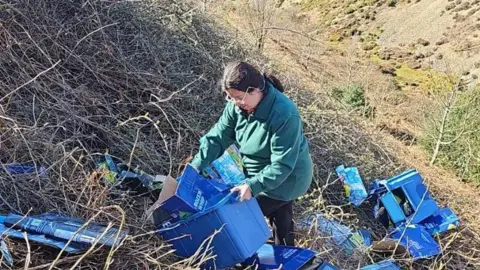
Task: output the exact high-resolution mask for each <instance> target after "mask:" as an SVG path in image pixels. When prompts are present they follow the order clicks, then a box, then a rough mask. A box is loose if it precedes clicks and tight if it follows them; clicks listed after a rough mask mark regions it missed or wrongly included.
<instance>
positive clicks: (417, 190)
mask: <svg viewBox="0 0 480 270" xmlns="http://www.w3.org/2000/svg"><path fill="white" fill-rule="evenodd" d="M370 195H374V196H379V197H380V199H379V200H378V201H377V204H378V203H380V202H381V203H382V205H383V206H384V207H385V209H386V211H387V212H388V215H389V217H390V219H391V221H392V223H393V224H394V225H395V226H398V225H400V224H401V223H404V222H406V221H407V220H408V222H409V223H410V224H418V223H420V222H422V221H424V220H425V219H427V218H428V217H430V216H432V215H433V214H435V213H436V212H437V211H438V210H439V209H440V208H439V207H438V205H437V203H436V202H435V201H434V200H433V199H432V198H431V197H430V193H429V191H428V190H427V187H426V186H425V185H424V184H423V181H422V177H421V176H420V174H419V173H418V172H417V171H416V170H414V169H410V170H407V171H405V172H403V173H401V174H399V175H396V176H394V177H391V178H389V179H387V180H382V181H375V182H374V183H373V184H372V185H371V186H370ZM377 208H378V207H377Z"/></svg>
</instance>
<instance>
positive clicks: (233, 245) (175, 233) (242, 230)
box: [159, 194, 271, 269]
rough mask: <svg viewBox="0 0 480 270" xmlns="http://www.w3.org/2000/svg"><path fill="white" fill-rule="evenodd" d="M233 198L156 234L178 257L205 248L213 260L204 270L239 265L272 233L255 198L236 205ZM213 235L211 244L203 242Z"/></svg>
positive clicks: (192, 253)
mask: <svg viewBox="0 0 480 270" xmlns="http://www.w3.org/2000/svg"><path fill="white" fill-rule="evenodd" d="M235 196H236V195H233V194H229V195H227V196H226V197H224V198H223V199H222V200H221V201H220V202H218V203H217V204H216V205H214V206H211V207H209V208H208V209H205V210H204V211H203V212H200V213H197V214H195V215H193V216H190V217H189V218H187V219H185V220H181V221H179V222H177V223H174V224H171V225H168V228H162V229H160V230H159V234H160V235H161V236H162V237H163V239H164V240H167V241H168V243H170V244H172V246H173V248H174V249H175V250H176V251H175V254H177V255H178V256H181V257H191V256H192V255H194V254H195V253H196V252H197V250H199V249H200V250H202V251H204V250H205V249H206V248H208V249H209V251H211V255H215V258H214V259H211V260H208V261H207V262H205V263H204V264H203V267H204V268H205V269H222V268H226V267H230V266H233V265H235V264H237V263H241V262H243V261H245V260H246V259H247V258H250V257H251V256H252V255H253V254H255V252H256V251H257V250H258V249H259V248H260V247H261V246H262V245H263V244H264V243H265V242H266V241H267V240H268V238H269V237H270V236H271V232H270V230H269V228H268V226H267V223H266V221H265V218H264V216H263V214H262V211H261V210H260V206H259V205H258V203H257V201H256V199H255V198H252V199H250V200H247V201H243V202H238V201H236V199H235ZM214 233H217V234H215V236H214V237H213V238H212V239H211V241H205V240H208V239H209V238H211V236H212V235H214ZM208 242H210V244H209V245H208V246H207V244H208ZM200 254H202V253H201V252H200ZM207 254H208V252H207Z"/></svg>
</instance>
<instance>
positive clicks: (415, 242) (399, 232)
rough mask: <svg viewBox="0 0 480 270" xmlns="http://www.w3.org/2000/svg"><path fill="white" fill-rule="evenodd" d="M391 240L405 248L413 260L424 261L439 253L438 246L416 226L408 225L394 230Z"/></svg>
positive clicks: (424, 231)
mask: <svg viewBox="0 0 480 270" xmlns="http://www.w3.org/2000/svg"><path fill="white" fill-rule="evenodd" d="M392 238H393V239H396V240H399V243H400V244H401V245H403V246H404V247H406V248H407V250H408V253H410V256H411V257H412V258H413V259H414V260H418V259H425V258H429V257H432V256H435V255H438V254H440V253H441V250H440V246H439V245H438V244H437V242H435V240H434V239H433V238H432V236H431V235H430V234H429V233H428V232H427V231H426V230H425V229H424V228H423V227H422V226H418V225H408V226H405V227H399V228H398V229H396V230H395V231H394V232H393V234H392Z"/></svg>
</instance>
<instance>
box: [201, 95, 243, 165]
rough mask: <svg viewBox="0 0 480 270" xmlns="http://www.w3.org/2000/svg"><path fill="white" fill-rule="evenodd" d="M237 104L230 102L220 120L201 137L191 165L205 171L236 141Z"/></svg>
mask: <svg viewBox="0 0 480 270" xmlns="http://www.w3.org/2000/svg"><path fill="white" fill-rule="evenodd" d="M234 106H235V105H234V104H233V103H231V102H228V104H227V106H225V109H224V110H223V113H222V115H221V116H220V119H219V120H218V122H217V123H216V124H215V125H214V126H213V127H212V128H211V129H210V131H208V133H207V134H205V135H204V136H203V137H202V138H201V139H200V148H199V151H198V153H197V154H196V155H195V157H194V158H193V160H192V162H191V165H192V166H193V167H194V168H196V169H197V170H199V171H203V170H204V169H205V168H206V167H208V166H209V165H210V164H211V163H212V162H213V161H214V160H215V159H217V158H218V157H220V156H221V155H222V154H223V153H224V152H225V150H226V149H227V148H228V147H229V146H230V145H232V144H233V143H234V142H235V138H236V137H235V126H236V122H237V117H236V112H235V107H234Z"/></svg>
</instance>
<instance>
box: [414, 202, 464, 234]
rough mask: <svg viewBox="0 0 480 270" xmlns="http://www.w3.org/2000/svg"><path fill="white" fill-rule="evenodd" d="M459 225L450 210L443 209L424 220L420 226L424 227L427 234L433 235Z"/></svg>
mask: <svg viewBox="0 0 480 270" xmlns="http://www.w3.org/2000/svg"><path fill="white" fill-rule="evenodd" d="M459 223H460V219H459V218H458V217H457V215H455V213H453V211H452V209H450V208H448V207H445V208H441V209H440V210H438V211H437V212H436V213H435V214H434V215H433V216H430V217H428V218H427V219H425V220H424V221H423V222H422V223H421V225H422V226H424V227H425V229H426V230H427V232H428V233H429V234H431V235H435V234H440V233H444V232H446V231H448V230H452V229H455V228H457V227H458V224H459Z"/></svg>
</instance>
